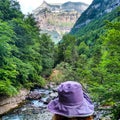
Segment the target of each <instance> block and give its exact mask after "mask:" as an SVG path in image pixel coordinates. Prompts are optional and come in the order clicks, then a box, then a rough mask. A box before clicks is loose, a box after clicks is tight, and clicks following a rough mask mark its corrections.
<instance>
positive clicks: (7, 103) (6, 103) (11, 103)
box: [0, 89, 29, 115]
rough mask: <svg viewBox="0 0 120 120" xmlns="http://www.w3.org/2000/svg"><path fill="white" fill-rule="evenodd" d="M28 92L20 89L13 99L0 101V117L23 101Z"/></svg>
mask: <svg viewBox="0 0 120 120" xmlns="http://www.w3.org/2000/svg"><path fill="white" fill-rule="evenodd" d="M28 93H29V90H26V89H22V90H20V91H19V94H18V95H16V96H14V97H9V98H8V97H7V98H4V99H1V100H0V115H2V114H4V113H6V112H8V111H10V110H11V109H13V108H16V107H18V106H19V104H20V103H22V102H23V101H25V99H26V96H27V94H28Z"/></svg>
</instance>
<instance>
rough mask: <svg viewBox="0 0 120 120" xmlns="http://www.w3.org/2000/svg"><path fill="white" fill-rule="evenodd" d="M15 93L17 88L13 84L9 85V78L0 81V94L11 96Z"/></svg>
mask: <svg viewBox="0 0 120 120" xmlns="http://www.w3.org/2000/svg"><path fill="white" fill-rule="evenodd" d="M15 94H17V90H16V88H15V87H14V86H12V85H11V82H10V81H9V80H7V81H0V95H8V96H13V95H15Z"/></svg>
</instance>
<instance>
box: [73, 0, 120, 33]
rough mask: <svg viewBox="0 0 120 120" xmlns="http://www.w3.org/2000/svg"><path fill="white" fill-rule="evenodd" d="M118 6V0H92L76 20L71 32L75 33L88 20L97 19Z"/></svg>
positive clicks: (85, 24) (88, 21)
mask: <svg viewBox="0 0 120 120" xmlns="http://www.w3.org/2000/svg"><path fill="white" fill-rule="evenodd" d="M118 6H120V0H94V1H93V2H92V4H91V5H90V6H89V7H88V8H87V9H86V10H85V11H84V12H83V13H82V15H81V16H80V17H79V19H78V20H77V21H76V23H75V25H74V27H73V28H72V30H71V33H73V34H76V33H78V32H79V31H80V30H81V29H83V28H84V27H86V26H87V25H88V24H89V23H90V22H93V21H95V20H98V19H100V18H102V17H103V16H105V15H107V14H109V13H110V12H112V11H113V10H114V9H115V8H117V7H118Z"/></svg>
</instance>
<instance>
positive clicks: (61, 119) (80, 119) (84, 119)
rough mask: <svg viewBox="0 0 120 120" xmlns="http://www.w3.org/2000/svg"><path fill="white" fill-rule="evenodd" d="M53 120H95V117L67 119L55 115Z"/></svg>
mask: <svg viewBox="0 0 120 120" xmlns="http://www.w3.org/2000/svg"><path fill="white" fill-rule="evenodd" d="M52 120H93V116H88V117H73V118H67V117H64V116H61V115H57V114H55V115H54V116H53V118H52Z"/></svg>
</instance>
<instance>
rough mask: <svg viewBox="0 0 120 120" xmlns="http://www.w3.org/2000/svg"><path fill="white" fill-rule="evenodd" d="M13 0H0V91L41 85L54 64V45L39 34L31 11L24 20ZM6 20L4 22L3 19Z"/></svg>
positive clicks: (9, 92) (5, 93) (12, 90)
mask: <svg viewBox="0 0 120 120" xmlns="http://www.w3.org/2000/svg"><path fill="white" fill-rule="evenodd" d="M23 16H24V15H23V14H22V13H21V12H20V6H19V4H18V2H16V1H15V0H3V1H0V19H2V20H0V94H1V95H8V96H12V95H13V93H15V94H16V93H17V91H18V90H19V89H20V88H21V87H26V88H30V87H33V86H34V85H39V86H44V85H45V79H44V78H43V77H42V76H49V75H50V73H51V70H52V68H53V66H54V59H53V56H54V44H53V42H52V40H51V39H50V37H49V36H48V35H45V34H44V35H40V33H39V29H38V27H37V25H36V22H35V20H34V17H33V16H32V14H29V15H27V16H26V17H24V19H23ZM5 21H6V22H5Z"/></svg>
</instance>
